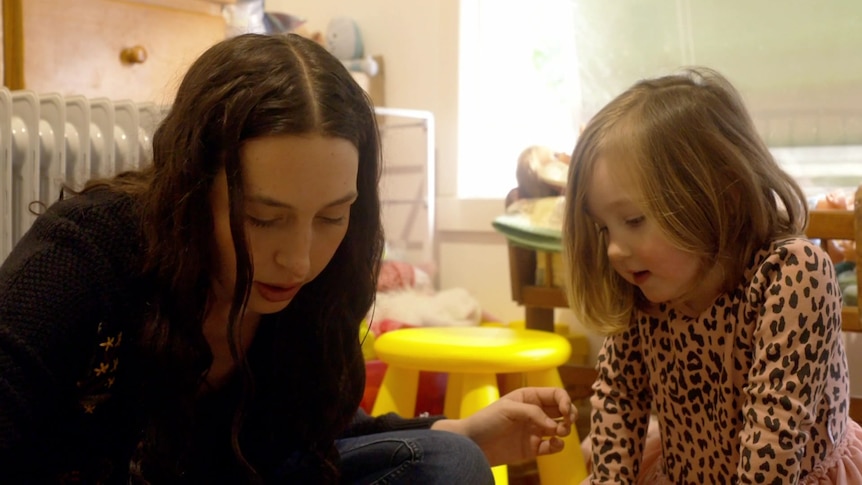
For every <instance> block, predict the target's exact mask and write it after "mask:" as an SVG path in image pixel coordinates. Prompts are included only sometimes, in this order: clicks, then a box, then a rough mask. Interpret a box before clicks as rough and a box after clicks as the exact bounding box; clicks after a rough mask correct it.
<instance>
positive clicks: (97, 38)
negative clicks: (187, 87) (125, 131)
mask: <svg viewBox="0 0 862 485" xmlns="http://www.w3.org/2000/svg"><path fill="white" fill-rule="evenodd" d="M21 6H22V19H23V23H22V24H23V57H24V60H23V61H24V62H23V77H24V87H25V88H26V89H30V90H34V91H36V92H59V93H61V94H83V95H85V96H88V97H108V98H111V99H131V100H132V101H154V102H156V103H162V104H169V103H170V102H171V101H172V100H173V96H174V93H175V92H176V87H177V85H178V84H179V81H180V79H181V77H182V75H183V74H184V72H185V70H186V68H187V67H188V66H189V64H191V62H192V61H194V59H195V58H197V56H198V55H200V53H201V52H203V51H204V50H205V49H206V48H207V47H209V46H211V45H212V44H214V43H216V42H218V41H219V40H221V39H223V38H224V36H225V21H224V18H223V17H222V16H221V15H214V14H213V13H212V12H205V11H203V10H201V11H193V10H190V9H180V8H168V7H164V6H159V5H155V4H152V3H150V2H135V1H123V0H75V1H69V0H26V1H24V2H22V3H21ZM7 52H8V50H7ZM10 61H12V62H14V60H10V59H7V63H6V64H7V68H8V65H9V62H10Z"/></svg>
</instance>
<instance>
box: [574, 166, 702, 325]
mask: <svg viewBox="0 0 862 485" xmlns="http://www.w3.org/2000/svg"><path fill="white" fill-rule="evenodd" d="M613 175H614V174H613V171H611V170H609V168H608V162H607V161H606V160H605V159H599V160H598V161H597V162H596V166H595V171H594V173H593V176H592V180H591V185H590V187H589V191H588V193H587V207H588V208H589V213H590V216H591V217H592V218H593V220H594V221H595V223H596V225H597V226H598V227H599V229H600V230H601V232H602V233H603V235H604V238H605V241H606V242H607V254H608V259H609V261H610V263H611V266H612V267H613V268H614V270H615V271H616V272H617V273H618V274H619V275H620V276H622V277H623V278H624V279H625V280H626V281H628V282H629V283H631V284H632V285H635V286H637V287H638V288H640V290H641V292H642V293H643V294H644V296H645V297H646V298H647V299H648V300H649V301H651V302H653V303H669V304H670V305H671V306H673V307H675V308H678V309H679V310H680V311H682V312H683V313H686V314H693V315H697V314H699V313H700V311H701V310H703V309H705V308H706V307H707V306H708V305H709V304H711V303H712V301H713V299H714V298H715V297H716V296H717V295H718V291H717V289H716V285H715V284H714V281H713V279H714V278H713V275H712V273H713V272H712V271H711V272H710V276H709V277H708V278H706V280H704V278H703V277H702V274H701V272H700V270H701V260H700V258H698V257H697V256H696V255H694V254H692V253H689V252H686V251H683V250H681V249H678V248H677V247H675V246H674V245H673V244H671V242H670V241H669V240H668V239H667V237H665V235H664V234H663V233H662V231H661V230H660V228H659V226H658V224H657V223H656V221H654V220H652V219H651V218H650V217H649V216H647V215H646V210H645V208H644V207H643V206H642V203H639V202H638V200H639V198H638V197H637V194H636V193H634V191H633V189H632V188H631V185H630V184H628V183H625V182H623V181H622V180H620V178H619V177H614V176H613Z"/></svg>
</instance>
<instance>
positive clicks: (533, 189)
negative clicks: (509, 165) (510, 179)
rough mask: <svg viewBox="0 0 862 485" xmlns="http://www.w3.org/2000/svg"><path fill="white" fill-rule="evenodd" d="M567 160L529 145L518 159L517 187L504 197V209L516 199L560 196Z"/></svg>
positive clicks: (567, 158)
mask: <svg viewBox="0 0 862 485" xmlns="http://www.w3.org/2000/svg"><path fill="white" fill-rule="evenodd" d="M570 161H571V157H570V156H569V155H567V154H565V153H560V152H554V151H553V150H551V149H550V148H548V147H544V146H540V145H533V146H530V147H527V148H526V149H525V150H524V151H522V152H521V154H520V155H519V156H518V165H517V168H516V169H515V178H516V180H517V181H518V187H517V188H514V189H512V190H511V191H510V192H509V195H507V196H506V207H508V206H509V205H511V204H512V203H513V202H515V201H516V200H519V199H538V198H542V197H556V196H558V195H563V192H564V191H565V187H566V176H567V174H568V171H569V162H570Z"/></svg>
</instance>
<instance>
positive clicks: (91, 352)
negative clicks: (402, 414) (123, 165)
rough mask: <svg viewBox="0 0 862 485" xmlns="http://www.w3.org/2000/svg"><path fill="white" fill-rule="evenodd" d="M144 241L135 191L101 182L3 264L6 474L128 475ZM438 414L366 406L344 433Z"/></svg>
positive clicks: (0, 445) (3, 479) (0, 342)
mask: <svg viewBox="0 0 862 485" xmlns="http://www.w3.org/2000/svg"><path fill="white" fill-rule="evenodd" d="M142 241H143V238H142V235H141V233H140V229H139V223H138V220H137V217H136V211H135V209H134V204H133V201H132V199H131V198H130V197H128V196H125V195H120V194H116V193H112V192H109V191H107V190H97V191H92V192H89V193H87V194H85V195H82V196H75V197H72V198H70V199H66V200H64V201H61V202H59V203H57V204H54V205H53V206H51V207H50V208H49V209H48V210H47V211H46V212H45V213H44V214H42V215H41V216H39V217H38V219H37V220H36V222H35V223H34V225H33V227H32V228H31V229H30V231H28V232H27V234H26V235H25V236H24V237H23V238H22V239H21V241H20V242H19V243H18V244H17V246H16V247H15V249H14V250H13V251H12V253H11V254H10V255H9V257H8V258H7V259H6V260H5V261H4V262H3V265H2V266H0V483H18V482H21V481H26V482H32V483H46V482H48V483H50V482H78V481H80V482H84V483H91V482H96V481H103V482H126V481H127V480H128V477H129V464H130V460H131V458H132V456H133V453H134V451H135V448H136V447H137V445H138V443H139V442H140V440H141V430H142V429H143V423H145V422H146V416H145V415H144V410H143V409H141V405H140V399H139V397H140V396H139V395H138V394H136V392H138V391H139V389H137V386H136V384H137V382H136V381H137V379H136V378H135V377H134V376H135V374H136V373H137V372H141V368H140V363H139V360H138V358H137V356H136V353H135V350H134V347H135V346H134V341H133V338H134V335H135V333H136V331H137V329H138V328H139V326H140V324H141V323H142V320H143V316H144V315H145V314H146V304H147V303H146V302H147V300H148V298H149V296H150V288H151V286H152V285H148V284H147V282H146V281H145V280H144V279H143V278H141V277H140V276H138V275H140V271H139V267H140V262H141V259H142V254H143V242H142ZM229 387H230V386H229ZM221 401H223V402H231V401H232V399H224V400H217V401H216V402H221ZM207 407H208V408H209V407H211V406H209V405H208V406H207ZM215 414H216V415H222V417H223V414H224V413H223V412H217V413H215ZM433 421H434V418H430V419H411V420H404V419H401V418H398V417H396V416H394V415H387V416H384V417H381V418H376V419H372V418H369V417H367V416H366V415H364V414H362V413H359V414H358V415H357V417H356V419H355V421H354V425H353V426H352V428H351V429H349V430H345V435H356V434H367V433H373V432H380V431H387V430H393V429H404V428H425V427H428V426H430V424H431V423H432V422H433ZM228 422H229V420H224V419H213V420H212V426H215V427H221V426H222V425H226V423H228ZM213 431H214V430H209V432H208V433H207V434H210V433H212V432H213ZM215 431H216V432H215V433H212V434H213V435H214V436H222V437H226V436H228V434H225V433H228V432H227V431H226V430H222V431H221V432H219V431H218V430H215ZM224 446H227V443H226V442H225V443H224ZM202 458H203V457H202ZM210 458H213V457H210ZM207 461H208V462H209V463H208V464H207V466H206V468H207V469H210V470H212V469H213V468H214V467H216V468H217V467H218V462H216V463H213V462H212V461H210V460H207Z"/></svg>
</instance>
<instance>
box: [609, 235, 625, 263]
mask: <svg viewBox="0 0 862 485" xmlns="http://www.w3.org/2000/svg"><path fill="white" fill-rule="evenodd" d="M630 255H631V251H629V249H628V247H627V246H626V245H624V244H622V243H621V242H620V241H619V239H616V238H611V239H610V240H609V242H608V259H610V260H611V261H614V260H618V259H621V258H625V257H627V256H630Z"/></svg>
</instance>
